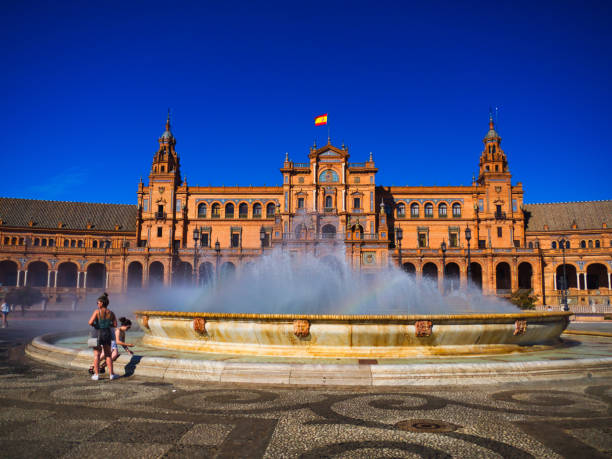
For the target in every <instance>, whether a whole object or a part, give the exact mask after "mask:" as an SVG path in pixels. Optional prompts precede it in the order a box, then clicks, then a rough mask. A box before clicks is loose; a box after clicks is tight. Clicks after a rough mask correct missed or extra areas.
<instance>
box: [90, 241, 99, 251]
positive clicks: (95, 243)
mask: <svg viewBox="0 0 612 459" xmlns="http://www.w3.org/2000/svg"><path fill="white" fill-rule="evenodd" d="M91 246H92V247H93V248H94V249H97V248H98V241H93V242H92V243H91Z"/></svg>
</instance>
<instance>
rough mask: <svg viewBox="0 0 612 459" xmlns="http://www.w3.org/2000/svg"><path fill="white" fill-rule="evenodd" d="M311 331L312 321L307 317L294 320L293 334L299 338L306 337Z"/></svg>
mask: <svg viewBox="0 0 612 459" xmlns="http://www.w3.org/2000/svg"><path fill="white" fill-rule="evenodd" d="M309 333H310V322H308V321H307V320H305V319H297V320H294V321H293V334H294V335H295V336H297V337H298V338H306V337H307V336H308V334H309Z"/></svg>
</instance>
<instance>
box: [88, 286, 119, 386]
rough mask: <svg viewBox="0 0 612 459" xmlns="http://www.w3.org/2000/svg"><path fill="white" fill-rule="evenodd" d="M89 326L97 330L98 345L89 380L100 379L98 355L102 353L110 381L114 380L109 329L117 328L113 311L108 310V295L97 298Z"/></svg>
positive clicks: (111, 337)
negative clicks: (96, 306)
mask: <svg viewBox="0 0 612 459" xmlns="http://www.w3.org/2000/svg"><path fill="white" fill-rule="evenodd" d="M89 325H90V326H92V327H94V328H97V329H98V345H97V346H96V347H94V348H93V350H94V360H93V370H94V374H93V375H92V376H91V379H93V380H94V381H97V380H98V379H99V377H100V376H99V374H100V353H101V352H102V351H104V355H105V356H106V365H107V366H108V369H109V372H110V379H115V378H116V377H117V376H116V375H115V374H114V373H113V359H112V358H111V341H112V339H113V336H112V331H111V328H114V327H116V326H117V318H116V317H115V314H114V313H113V311H111V310H109V309H108V293H106V292H105V293H103V294H102V295H101V296H100V297H99V298H98V309H96V310H95V311H94V312H93V314H92V315H91V317H90V318H89ZM96 325H97V326H96Z"/></svg>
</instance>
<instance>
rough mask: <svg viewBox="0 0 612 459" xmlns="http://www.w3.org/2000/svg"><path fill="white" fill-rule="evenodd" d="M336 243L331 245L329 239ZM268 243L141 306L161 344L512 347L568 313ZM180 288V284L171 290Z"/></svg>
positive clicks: (385, 352)
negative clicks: (159, 307)
mask: <svg viewBox="0 0 612 459" xmlns="http://www.w3.org/2000/svg"><path fill="white" fill-rule="evenodd" d="M331 247H333V244H329V248H331ZM329 248H328V250H327V251H325V252H321V253H320V254H319V255H318V256H314V254H305V253H296V254H292V253H287V252H284V251H282V250H276V251H273V252H270V253H269V254H267V255H266V256H263V257H261V258H260V259H259V260H258V261H257V262H256V263H252V264H250V265H246V266H244V267H243V269H242V270H241V271H240V272H239V273H237V274H236V276H235V277H234V276H231V275H229V276H228V275H227V274H226V275H225V276H224V277H223V278H222V279H217V281H216V282H215V283H214V284H213V285H212V286H208V287H205V288H203V289H198V290H196V291H191V292H189V291H184V293H185V294H186V295H187V296H189V297H190V298H191V299H190V300H187V299H186V298H183V299H179V298H178V297H176V296H175V297H174V305H173V306H174V307H166V308H165V309H166V310H165V311H154V310H147V311H137V313H136V314H137V316H138V318H139V321H140V323H141V326H142V327H143V329H144V331H145V335H144V338H143V342H144V343H145V344H148V345H151V346H154V347H163V348H171V349H179V350H190V351H199V352H206V353H210V354H239V355H259V356H264V355H265V356H283V357H315V358H319V357H324V358H326V357H335V358H343V357H344V358H346V357H348V358H355V357H358V358H361V357H376V358H395V357H402V356H403V357H406V356H415V355H417V356H418V355H457V354H474V353H491V352H492V353H500V352H512V351H515V350H517V349H518V348H519V347H521V346H530V345H534V344H555V343H558V338H559V335H560V334H561V332H562V331H563V330H564V329H565V327H566V326H567V314H566V313H525V312H522V311H520V310H519V309H518V308H516V307H515V306H513V305H511V304H510V303H508V302H506V301H503V300H499V299H493V298H489V297H485V296H483V295H482V294H481V293H480V292H479V291H477V290H476V289H470V290H466V289H463V290H454V291H452V292H450V293H449V294H446V295H442V294H441V293H440V291H439V289H438V284H437V282H431V281H427V280H420V281H416V282H415V280H414V279H412V278H411V277H410V276H408V275H407V274H406V273H404V272H402V271H400V270H399V269H396V268H393V267H389V268H386V269H382V270H377V271H371V272H368V271H366V270H363V271H359V270H356V269H352V267H351V266H350V265H349V264H348V263H347V262H346V261H345V256H344V250H343V249H340V250H336V251H333V250H329ZM174 293H176V292H174Z"/></svg>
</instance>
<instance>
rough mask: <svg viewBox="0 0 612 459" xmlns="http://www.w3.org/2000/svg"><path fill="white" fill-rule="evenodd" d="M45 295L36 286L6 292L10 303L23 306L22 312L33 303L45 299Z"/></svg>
mask: <svg viewBox="0 0 612 459" xmlns="http://www.w3.org/2000/svg"><path fill="white" fill-rule="evenodd" d="M44 298H45V297H44V295H43V294H42V293H41V292H40V290H39V289H37V288H34V287H20V288H15V289H13V290H11V291H10V292H8V293H7V294H6V298H5V300H6V302H7V303H8V304H11V305H14V306H17V305H20V306H21V313H22V314H23V313H24V312H25V308H29V307H30V306H32V305H33V304H36V303H40V302H41V301H42V300H43V299H44Z"/></svg>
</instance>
